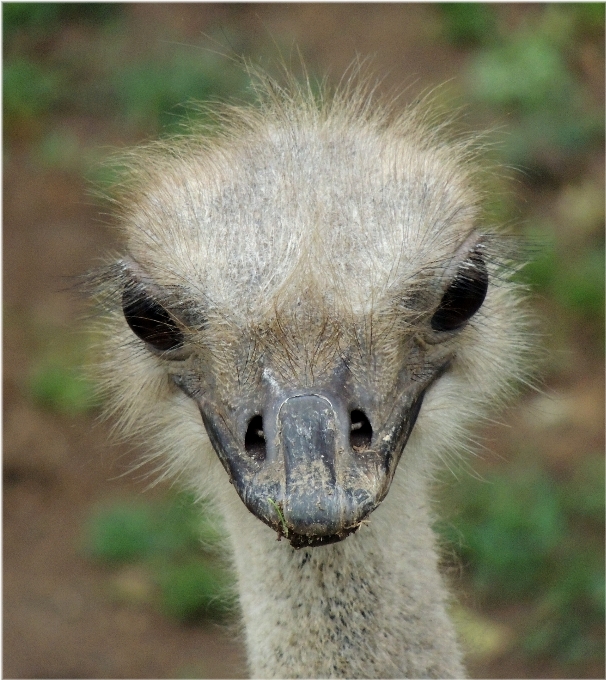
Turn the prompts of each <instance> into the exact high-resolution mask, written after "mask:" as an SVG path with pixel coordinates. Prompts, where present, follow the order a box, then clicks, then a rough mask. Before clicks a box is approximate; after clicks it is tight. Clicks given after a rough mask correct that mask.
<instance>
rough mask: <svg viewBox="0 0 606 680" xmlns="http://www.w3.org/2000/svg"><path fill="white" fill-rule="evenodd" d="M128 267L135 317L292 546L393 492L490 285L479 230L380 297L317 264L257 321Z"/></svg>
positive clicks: (130, 314)
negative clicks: (322, 274) (197, 305)
mask: <svg viewBox="0 0 606 680" xmlns="http://www.w3.org/2000/svg"><path fill="white" fill-rule="evenodd" d="M124 269H125V274H126V280H127V281H128V282H129V283H128V284H127V285H126V286H125V288H124V293H123V298H122V302H123V312H124V316H125V318H126V321H127V323H128V325H129V326H130V329H131V330H132V331H133V332H134V333H135V335H137V336H138V337H139V338H140V339H141V340H142V341H143V342H144V343H145V344H146V346H147V348H148V349H149V351H150V352H151V353H153V354H155V355H156V356H157V357H158V359H159V360H161V361H164V362H165V364H166V366H167V368H168V371H169V374H170V379H171V380H172V381H173V383H174V385H176V386H177V387H178V388H179V389H180V390H181V391H182V392H183V393H184V394H185V395H187V397H189V398H190V399H191V400H193V402H195V404H196V406H197V408H198V409H199V413H200V416H201V418H202V421H203V423H204V427H205V429H206V432H207V434H208V436H209V438H210V441H211V443H212V445H213V447H214V450H215V452H216V454H217V455H218V457H219V459H220V461H221V463H222V464H223V467H224V468H225V471H226V473H227V475H228V476H229V480H230V482H231V483H232V484H233V485H234V487H235V489H236V491H237V492H238V494H239V496H240V498H241V499H242V501H243V502H244V503H245V505H246V506H247V508H248V509H249V510H250V511H251V512H252V513H253V514H254V515H256V516H257V517H258V518H259V519H261V520H262V521H263V522H265V523H266V524H267V525H269V526H270V527H272V528H273V529H274V530H276V531H277V532H278V534H279V535H281V536H284V537H286V538H288V539H289V540H290V542H291V544H292V545H293V546H294V547H303V546H311V547H313V546H318V545H325V544H328V543H333V542H336V541H340V540H342V539H343V538H345V537H346V536H348V535H349V534H351V533H352V532H355V531H356V530H357V529H358V527H359V526H360V524H361V523H362V521H363V520H364V519H365V518H367V517H368V515H369V514H370V513H371V512H372V511H373V510H374V509H375V508H376V507H377V505H378V504H379V503H381V501H382V500H383V499H384V498H385V496H386V494H387V492H388V490H389V487H390V484H391V481H392V479H393V476H394V473H395V470H396V467H397V465H398V462H399V460H400V458H401V456H402V454H403V452H404V450H405V447H406V443H407V441H408V438H409V436H410V434H411V432H412V430H413V428H414V426H415V422H416V420H417V416H418V415H419V412H420V410H421V408H422V404H423V399H424V397H425V395H426V393H427V391H428V390H430V389H431V387H432V385H433V384H434V383H435V382H436V381H439V379H440V378H441V376H442V375H443V374H444V373H446V372H447V371H448V370H449V367H450V365H451V362H452V361H453V359H454V356H455V353H456V348H457V342H458V338H459V335H460V333H461V332H462V331H463V329H464V328H465V326H466V325H467V323H468V321H469V320H470V319H471V318H472V317H473V316H474V314H475V313H476V312H477V311H478V309H479V308H480V306H481V305H482V303H483V301H484V297H485V295H486V292H487V288H488V273H487V268H486V264H485V261H484V246H483V243H482V240H481V238H480V237H479V236H478V235H477V234H475V233H472V234H471V235H469V236H468V237H467V238H465V239H464V240H463V242H462V243H460V244H459V246H458V247H457V248H456V249H455V252H454V253H453V255H452V257H451V258H450V261H449V263H448V265H447V266H445V267H442V268H441V275H440V276H439V277H437V278H436V277H435V276H434V278H433V279H432V282H431V284H429V283H428V281H427V279H424V280H422V281H421V283H420V284H418V285H416V286H415V284H414V283H411V282H408V284H407V286H406V288H405V290H402V289H400V290H398V294H397V295H396V296H394V294H393V291H391V292H390V293H389V294H386V295H385V296H384V298H383V299H380V300H379V299H377V300H375V301H374V304H373V306H372V309H371V308H370V307H367V308H365V309H358V310H357V311H355V310H354V309H353V304H349V305H346V306H345V307H344V306H343V304H337V303H336V302H335V301H336V299H337V297H338V296H337V295H336V291H335V290H332V291H331V290H330V286H329V285H328V284H327V282H326V281H324V282H323V283H324V285H320V282H319V281H318V280H317V277H316V279H315V280H314V278H313V277H310V275H309V271H308V272H307V273H306V276H305V281H306V285H307V287H306V289H305V291H304V293H305V294H302V292H301V285H300V284H301V281H300V280H298V279H295V283H294V285H291V286H289V287H288V288H286V289H284V288H283V289H282V290H281V294H280V296H278V297H276V299H274V304H273V309H272V312H271V313H269V314H266V315H265V316H264V317H263V318H256V319H254V317H253V318H250V317H249V322H248V323H247V324H244V323H243V322H242V321H240V322H239V323H238V322H237V321H236V320H235V319H234V318H233V317H232V318H230V317H229V314H228V312H227V310H215V311H214V312H211V311H210V310H208V311H207V313H206V314H205V315H200V316H198V317H196V314H195V312H192V311H191V309H188V308H187V305H186V306H185V307H184V306H183V305H181V306H180V305H179V303H177V302H176V300H177V299H178V297H177V296H175V293H174V291H173V293H167V292H166V291H161V290H160V289H159V288H158V286H157V284H156V283H155V282H152V280H151V279H150V277H149V276H148V275H147V273H143V272H142V271H141V269H140V268H139V266H138V265H137V264H135V263H134V262H132V261H130V262H129V261H125V263H124ZM171 299H173V300H174V302H173V304H171ZM341 302H342V297H341ZM218 338H220V341H218V340H217V339H218Z"/></svg>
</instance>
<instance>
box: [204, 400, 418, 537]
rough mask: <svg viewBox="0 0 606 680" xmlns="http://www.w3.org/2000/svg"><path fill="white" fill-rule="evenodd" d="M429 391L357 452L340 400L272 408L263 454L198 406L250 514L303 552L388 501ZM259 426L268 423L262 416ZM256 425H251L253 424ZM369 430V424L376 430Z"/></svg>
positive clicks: (229, 422) (230, 424)
mask: <svg viewBox="0 0 606 680" xmlns="http://www.w3.org/2000/svg"><path fill="white" fill-rule="evenodd" d="M424 393H425V390H424V389H421V391H417V392H415V393H411V394H409V395H408V396H403V397H402V400H401V403H399V404H398V406H399V408H394V411H393V413H392V418H391V420H390V421H389V422H387V423H384V424H383V426H382V427H381V428H380V429H379V430H378V431H377V432H372V429H371V434H372V441H371V440H370V437H369V438H368V442H367V445H366V446H364V447H358V446H356V445H355V444H354V443H353V439H352V437H351V433H352V431H353V430H354V429H355V427H356V424H355V423H353V422H352V414H351V413H350V411H349V410H348V408H347V406H346V402H345V401H344V400H342V399H341V398H340V397H338V396H336V395H334V394H332V393H329V392H326V393H325V394H322V395H320V394H316V393H311V394H310V393H307V394H291V395H290V396H288V395H282V396H281V398H278V399H277V400H276V399H275V398H274V399H272V398H270V399H269V401H268V402H267V403H266V404H265V408H264V409H263V417H262V422H263V425H262V430H259V429H257V430H256V437H258V438H259V439H260V440H261V441H262V442H263V451H262V455H258V452H255V455H251V452H250V451H247V450H246V446H244V447H243V446H242V445H241V444H239V443H238V438H237V437H236V436H234V434H233V428H234V424H235V422H236V421H234V420H233V419H229V418H228V417H226V416H224V415H222V414H221V413H220V412H219V411H218V409H216V408H212V406H211V405H210V404H208V403H202V402H199V404H198V405H199V408H200V412H201V414H202V418H203V420H204V425H205V427H206V431H207V432H208V435H209V437H210V440H211V443H212V444H213V447H214V449H215V451H216V452H217V455H218V456H219V458H220V460H221V462H222V463H223V465H224V467H225V469H226V471H227V473H228V475H229V478H230V481H231V482H232V483H233V485H234V487H235V489H236V490H237V492H238V494H239V495H240V497H241V499H242V500H243V502H244V504H245V505H246V506H247V508H248V509H249V510H250V511H251V512H252V513H253V514H254V515H256V516H257V517H258V518H259V519H261V520H262V521H263V522H265V523H266V524H268V525H269V526H270V527H272V528H273V529H274V530H276V531H277V532H278V534H279V535H280V536H284V537H286V538H288V539H289V540H290V542H291V544H292V545H293V546H294V547H296V548H300V547H304V546H312V547H314V546H319V545H325V544H328V543H334V542H336V541H340V540H342V539H343V538H345V537H346V536H348V535H349V534H351V533H353V532H355V531H356V530H357V529H358V527H359V526H360V524H361V522H362V520H364V519H365V518H366V517H367V516H368V515H369V514H370V513H371V512H372V511H373V510H374V509H375V508H376V507H377V505H379V503H380V502H381V501H382V500H383V498H384V497H385V495H386V494H387V491H388V490H389V486H390V484H391V480H392V478H393V475H394V472H395V469H396V466H397V464H398V461H399V459H400V456H401V454H402V451H403V449H404V447H405V445H406V442H407V440H408V437H409V435H410V433H411V431H412V428H413V427H414V424H415V422H416V419H417V415H418V413H419V410H420V408H421V404H422V402H423V396H424ZM255 419H257V421H259V420H261V418H260V416H256V417H255ZM250 422H252V421H250ZM369 428H370V424H369Z"/></svg>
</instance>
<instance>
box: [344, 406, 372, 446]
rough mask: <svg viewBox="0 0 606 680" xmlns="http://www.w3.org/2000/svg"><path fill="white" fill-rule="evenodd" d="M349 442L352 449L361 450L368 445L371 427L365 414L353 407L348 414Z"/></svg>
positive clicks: (370, 437) (370, 439)
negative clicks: (349, 421)
mask: <svg viewBox="0 0 606 680" xmlns="http://www.w3.org/2000/svg"><path fill="white" fill-rule="evenodd" d="M350 419H351V423H350V428H349V444H350V446H351V448H352V449H353V450H354V451H362V450H363V449H367V448H368V447H369V446H370V442H371V441H372V427H371V425H370V421H369V420H368V418H367V417H366V415H365V414H364V413H363V412H362V411H360V410H358V409H355V410H354V411H352V412H351V415H350Z"/></svg>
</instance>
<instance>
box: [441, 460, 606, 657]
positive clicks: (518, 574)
mask: <svg viewBox="0 0 606 680" xmlns="http://www.w3.org/2000/svg"><path fill="white" fill-rule="evenodd" d="M528 458H529V459H530V460H536V458H534V457H531V456H528ZM603 490H604V458H603V456H602V455H598V454H596V455H594V456H588V457H586V458H585V459H584V460H583V464H582V465H581V466H580V467H579V468H578V469H577V470H576V473H575V476H574V477H573V478H572V479H571V480H564V481H561V482H557V481H556V480H554V479H553V477H551V476H550V475H548V474H547V473H546V472H545V470H543V469H541V468H540V467H538V466H537V465H536V463H535V464H534V465H530V466H529V465H528V463H527V462H526V461H522V459H521V458H519V459H518V460H516V461H515V463H514V464H512V465H511V466H510V467H509V468H507V469H506V470H505V471H504V472H499V473H494V474H492V475H490V476H489V477H488V478H487V479H486V480H485V481H484V482H478V481H477V480H473V479H471V478H467V479H462V480H459V481H458V482H457V483H456V484H452V485H451V488H449V494H448V496H449V499H450V503H451V504H452V506H453V508H454V509H455V511H454V512H453V519H452V523H450V522H449V523H446V522H443V523H441V524H440V525H439V530H440V532H441V533H442V535H443V536H444V537H445V538H446V539H447V541H448V542H449V543H450V544H451V545H453V546H454V548H455V550H456V553H457V554H458V555H459V557H460V559H461V560H462V562H463V563H464V565H465V572H466V574H467V576H468V578H469V579H470V584H471V587H472V589H473V591H474V592H475V593H477V594H478V595H479V596H481V597H482V598H483V600H484V601H485V602H486V604H487V605H488V606H491V607H494V606H498V604H499V603H500V602H503V601H509V602H513V601H516V602H526V603H528V605H529V606H528V613H527V614H526V616H525V619H524V620H523V621H522V622H521V624H522V625H521V630H520V634H521V645H522V648H523V650H524V651H525V652H526V653H527V654H529V655H533V656H538V655H540V656H545V657H557V658H558V660H559V661H560V662H561V663H563V664H575V663H578V662H579V661H581V660H583V659H588V658H599V655H600V654H601V653H602V651H603V648H602V644H601V642H600V628H601V624H602V623H603V620H604V577H603V575H604V554H603V551H602V548H601V540H600V537H601V536H602V534H603V523H604V493H603ZM456 509H458V512H457V510H456Z"/></svg>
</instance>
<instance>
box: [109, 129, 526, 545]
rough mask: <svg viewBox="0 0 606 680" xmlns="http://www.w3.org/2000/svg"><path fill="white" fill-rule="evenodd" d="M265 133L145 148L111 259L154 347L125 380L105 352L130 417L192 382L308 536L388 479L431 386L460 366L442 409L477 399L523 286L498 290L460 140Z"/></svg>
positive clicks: (271, 501)
mask: <svg viewBox="0 0 606 680" xmlns="http://www.w3.org/2000/svg"><path fill="white" fill-rule="evenodd" d="M289 125H290V124H289ZM255 135H256V132H255ZM255 135H253V136H252V137H251V139H252V140H253V141H250V140H249V141H248V142H245V141H239V142H238V143H237V144H235V145H234V149H235V150H233V151H229V149H228V150H227V151H221V152H220V153H217V154H216V157H215V156H212V154H211V157H210V160H209V158H207V157H206V156H204V154H202V156H203V160H200V159H199V158H198V156H191V155H190V156H187V154H189V153H190V152H189V151H187V154H185V153H184V158H185V160H181V159H180V158H178V154H175V155H174V159H175V160H164V161H162V163H159V164H158V166H157V168H156V167H155V166H154V165H153V163H148V164H147V165H145V172H148V171H150V172H151V170H154V168H155V172H154V173H152V174H153V177H152V179H151V180H149V182H148V183H149V184H150V187H149V188H148V189H147V190H146V192H144V193H143V194H142V195H140V196H139V197H138V199H137V201H135V202H134V204H133V205H132V206H130V207H129V208H128V214H127V218H128V219H127V224H126V231H127V237H128V250H129V257H128V258H125V259H124V260H123V261H122V264H121V267H120V270H121V273H120V275H119V277H118V278H119V281H120V284H119V287H120V296H121V301H122V310H121V311H122V314H121V315H120V316H121V323H122V328H124V327H125V324H124V318H125V319H126V322H127V324H128V326H129V327H130V330H131V331H132V332H133V333H134V335H135V336H136V337H134V336H132V334H131V336H130V337H131V344H134V343H138V344H139V346H141V345H142V346H143V347H144V348H145V352H143V353H142V354H141V352H140V349H141V347H139V349H138V351H139V354H138V355H137V357H140V356H146V357H148V358H147V359H145V361H147V363H146V364H145V366H144V367H143V365H142V363H141V362H139V363H140V365H141V366H142V368H141V371H140V374H139V377H138V378H137V380H138V382H137V380H135V381H134V383H133V385H134V386H133V385H131V384H130V383H129V384H128V385H126V381H125V380H124V379H122V377H121V375H120V366H119V365H118V364H119V362H118V361H117V360H114V361H113V363H112V369H113V371H114V376H115V377H114V378H113V380H114V382H117V383H120V385H121V386H122V385H125V389H128V390H129V395H131V396H129V399H130V400H131V401H132V402H133V403H135V402H136V403H138V404H140V406H137V407H133V408H132V409H131V413H130V414H127V417H126V419H125V420H126V421H127V424H128V425H129V427H131V424H133V425H132V427H137V426H136V425H134V424H135V423H139V425H138V427H139V428H140V427H141V425H140V423H141V422H143V418H144V417H145V414H146V408H147V407H146V404H144V403H143V402H144V400H143V397H142V396H141V395H143V394H146V395H148V400H149V401H154V400H155V402H156V403H157V407H158V408H157V410H156V412H155V413H156V416H155V420H154V419H152V418H151V417H149V418H148V420H145V421H144V422H145V423H150V426H151V427H157V426H156V422H159V421H163V415H162V408H163V406H162V404H163V403H164V404H166V409H168V408H169V407H170V404H177V402H178V403H182V400H183V395H185V396H186V397H187V398H188V399H189V400H190V403H193V404H195V406H196V407H197V410H198V412H199V417H200V419H201V421H203V423H204V428H205V430H206V433H207V434H208V437H209V438H210V441H211V443H212V445H213V447H214V450H215V452H216V454H217V456H218V458H219V459H220V461H221V463H222V465H223V467H224V469H225V471H226V473H227V475H228V477H229V480H230V482H231V483H232V484H233V486H234V488H235V489H236V491H237V492H238V494H239V496H240V498H241V499H242V501H243V502H244V504H245V505H246V507H247V508H248V509H249V510H250V511H251V512H252V513H253V514H254V515H256V516H257V517H258V518H259V519H260V520H262V521H263V522H265V523H266V524H267V525H269V526H270V527H272V528H273V529H274V530H275V531H277V532H278V533H279V534H280V535H282V536H285V537H287V538H288V539H289V540H290V541H291V543H292V545H293V546H295V547H300V546H317V545H323V544H327V543H331V542H335V541H339V540H342V539H343V538H345V537H346V536H348V535H349V534H351V533H352V532H354V531H356V529H357V528H358V527H359V526H360V524H361V522H363V521H364V520H365V518H367V517H368V516H369V514H370V513H371V512H372V511H373V510H374V509H375V508H376V507H377V505H378V504H379V503H381V501H382V500H383V499H384V498H385V496H386V494H387V493H388V490H389V487H390V484H391V482H392V479H393V477H394V473H395V471H396V467H397V466H398V462H399V461H400V460H401V458H402V456H403V455H404V456H405V455H406V445H407V442H408V440H409V437H410V436H411V433H412V432H413V430H414V428H415V423H416V421H417V417H418V416H419V414H420V413H421V414H422V413H423V409H424V406H423V404H424V402H425V404H426V408H427V404H428V403H429V402H430V401H431V402H432V403H433V402H435V400H436V395H437V394H438V393H444V394H445V393H446V392H445V389H446V388H445V385H446V384H449V385H450V388H449V389H450V392H448V399H449V400H450V402H449V404H448V405H447V406H446V409H444V412H446V410H447V409H450V408H451V406H452V409H454V410H455V411H457V413H464V414H467V413H468V412H470V410H471V409H473V408H475V409H477V408H479V404H480V402H481V401H482V400H483V399H484V396H486V398H487V399H492V398H494V396H495V394H498V391H499V389H500V388H501V387H502V384H503V382H504V381H505V380H506V379H507V377H508V376H507V371H508V370H509V369H508V366H509V363H507V362H508V361H509V357H511V362H510V363H511V366H515V362H516V358H515V357H516V351H515V344H516V340H515V338H516V336H515V332H514V330H512V329H514V325H512V324H509V323H508V319H507V318H506V317H507V315H508V314H509V312H508V310H511V309H513V308H514V305H515V298H514V296H512V298H511V300H512V301H513V302H508V301H507V300H508V299H509V295H508V293H507V290H506V287H503V286H497V287H496V288H495V287H494V286H490V290H488V289H489V273H490V278H491V280H492V277H493V272H494V271H495V269H494V268H495V258H494V257H493V256H494V253H495V252H498V251H494V250H493V248H492V242H491V239H490V238H489V237H487V236H486V235H484V236H482V235H481V234H480V233H479V231H477V230H476V228H475V225H476V224H477V222H478V215H477V210H476V207H475V197H474V194H473V192H472V191H471V190H469V189H468V188H467V180H466V179H465V173H464V172H463V170H462V169H461V168H462V167H464V166H462V165H461V164H458V163H456V162H451V158H450V156H449V152H445V151H444V150H443V149H441V148H436V150H433V151H432V150H430V149H429V150H428V148H426V147H417V146H415V145H416V142H415V140H414V139H413V138H406V139H404V140H403V141H401V140H400V141H399V140H398V139H397V138H395V137H389V138H384V137H381V135H380V134H379V133H378V132H376V130H370V131H369V130H366V129H364V128H360V129H356V130H353V131H346V132H344V131H343V130H342V129H341V128H340V127H338V128H336V131H335V130H332V128H329V127H327V128H326V129H324V128H313V126H312V128H311V129H310V130H306V129H303V131H302V132H297V133H292V130H291V128H290V127H289V126H286V128H285V130H284V131H283V132H282V133H281V132H280V131H279V130H278V131H277V132H276V128H271V129H269V131H266V132H265V133H261V134H260V136H259V137H258V138H257V137H256V136H255ZM171 158H172V157H171ZM344 159H345V160H344ZM150 167H151V170H149V168H150ZM152 180H153V181H152ZM487 292H488V296H489V298H491V296H492V298H491V299H492V300H493V301H494V300H496V299H497V298H498V299H499V300H501V302H499V304H498V305H495V304H494V303H492V305H491V314H490V321H491V323H486V321H487V318H488V317H487V316H486V315H485V314H483V310H481V309H480V308H481V307H482V306H483V303H484V298H485V296H486V295H487ZM495 296H496V297H495ZM499 296H500V297H499ZM479 310H480V311H479ZM476 314H477V316H476ZM499 314H501V316H500V317H499ZM510 316H511V314H510ZM472 319H473V321H472ZM477 319H480V320H481V322H480V323H479V324H476V323H475V321H476V320H477ZM470 321H472V322H471V323H470ZM474 326H478V327H479V328H482V333H478V332H475V331H474ZM123 332H124V331H120V333H123ZM121 337H122V344H124V335H121ZM476 345H477V346H478V347H479V349H477V350H476V349H474V348H475V347H476ZM470 348H472V349H470ZM495 348H497V349H498V359H496V360H495V359H493V356H492V355H494V354H496V352H495ZM116 351H118V350H116ZM470 351H472V352H474V354H473V357H472V358H471V359H470V358H469V357H470V355H469V352H470ZM466 353H467V354H466ZM131 356H132V352H131ZM476 369H477V370H476ZM455 373H456V374H457V376H458V377H456V379H455V378H454V377H453V376H454V374H455ZM480 373H481V375H480ZM152 374H153V376H159V378H158V379H159V380H162V381H164V384H169V383H170V384H171V385H172V388H173V389H172V393H171V394H168V393H166V395H165V396H164V392H161V386H160V383H159V382H155V383H153V384H152V381H151V380H148V376H149V375H152ZM503 376H504V377H503ZM131 382H133V381H131ZM145 385H149V387H145ZM453 386H454V387H453ZM484 387H486V389H485V390H484V392H482V390H483V388H484ZM145 390H147V391H145ZM457 390H458V391H457ZM175 395H177V396H175ZM470 395H471V396H470ZM430 396H431V399H430ZM177 397H178V399H177ZM163 399H165V401H164V402H163V401H162V400H163ZM121 400H122V403H125V402H128V399H125V398H124V397H121ZM171 400H172V401H171ZM179 400H180V401H179ZM461 403H464V405H463V406H461ZM126 405H127V407H128V403H126ZM137 409H138V410H137ZM457 409H458V410H457ZM465 409H467V410H465ZM175 412H176V411H175ZM188 417H189V416H188ZM442 420H443V421H447V420H448V418H444V417H442ZM434 423H435V420H434ZM146 426H147V425H146ZM440 436H441V437H442V440H444V438H445V435H443V434H441V435H439V437H440ZM447 445H448V443H447ZM170 446H171V447H173V448H177V447H176V446H173V444H172V443H171V444H170Z"/></svg>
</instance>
